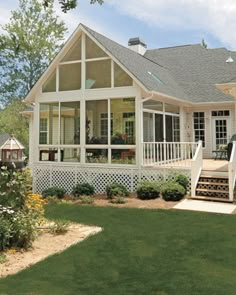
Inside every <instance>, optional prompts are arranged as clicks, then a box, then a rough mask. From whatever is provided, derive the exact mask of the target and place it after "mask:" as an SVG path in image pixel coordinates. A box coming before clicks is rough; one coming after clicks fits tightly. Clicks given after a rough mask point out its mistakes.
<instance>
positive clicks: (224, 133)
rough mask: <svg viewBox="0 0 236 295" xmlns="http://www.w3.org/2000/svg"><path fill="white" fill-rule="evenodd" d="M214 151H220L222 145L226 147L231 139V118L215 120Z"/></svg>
mask: <svg viewBox="0 0 236 295" xmlns="http://www.w3.org/2000/svg"><path fill="white" fill-rule="evenodd" d="M212 138H213V150H217V149H219V147H220V145H226V144H227V143H228V139H229V138H230V133H229V118H222V117H221V118H214V119H213V136H212Z"/></svg>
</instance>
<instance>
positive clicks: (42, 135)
mask: <svg viewBox="0 0 236 295" xmlns="http://www.w3.org/2000/svg"><path fill="white" fill-rule="evenodd" d="M39 142H40V144H47V142H48V118H40V120H39Z"/></svg>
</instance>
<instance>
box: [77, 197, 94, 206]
mask: <svg viewBox="0 0 236 295" xmlns="http://www.w3.org/2000/svg"><path fill="white" fill-rule="evenodd" d="M79 199H80V203H81V204H83V205H91V204H93V203H94V198H93V197H91V196H80V198H79Z"/></svg>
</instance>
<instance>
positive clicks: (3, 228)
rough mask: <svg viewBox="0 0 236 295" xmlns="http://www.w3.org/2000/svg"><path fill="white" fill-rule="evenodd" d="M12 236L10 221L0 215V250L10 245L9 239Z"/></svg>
mask: <svg viewBox="0 0 236 295" xmlns="http://www.w3.org/2000/svg"><path fill="white" fill-rule="evenodd" d="M11 237H12V224H11V221H10V220H8V219H6V218H3V217H0V251H4V250H5V249H6V248H8V247H9V246H10V239H11Z"/></svg>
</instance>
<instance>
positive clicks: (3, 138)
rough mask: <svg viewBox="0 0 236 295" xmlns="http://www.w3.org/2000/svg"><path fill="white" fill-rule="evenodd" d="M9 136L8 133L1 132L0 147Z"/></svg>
mask: <svg viewBox="0 0 236 295" xmlns="http://www.w3.org/2000/svg"><path fill="white" fill-rule="evenodd" d="M10 137H11V136H10V135H9V134H8V133H1V134H0V148H1V146H2V145H3V144H4V143H5V142H6V141H7V140H8V138H10Z"/></svg>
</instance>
